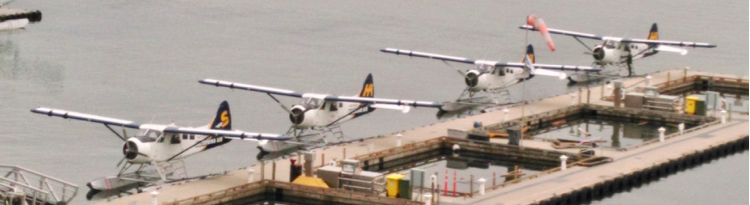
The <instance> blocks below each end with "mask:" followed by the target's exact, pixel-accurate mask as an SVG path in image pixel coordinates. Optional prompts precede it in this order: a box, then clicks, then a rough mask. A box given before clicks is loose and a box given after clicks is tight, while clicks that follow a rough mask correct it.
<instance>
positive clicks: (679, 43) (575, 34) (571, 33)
mask: <svg viewBox="0 0 750 205" xmlns="http://www.w3.org/2000/svg"><path fill="white" fill-rule="evenodd" d="M519 28H520V29H525V30H531V31H537V29H536V28H534V27H532V26H529V25H523V26H521V27H519ZM547 30H548V31H549V32H550V33H554V34H560V35H566V36H573V37H581V38H588V39H594V40H610V41H618V42H622V43H645V44H658V45H668V46H686V47H702V48H714V47H716V45H713V44H709V43H697V42H683V41H664V40H647V39H628V38H618V37H610V36H598V35H594V34H589V33H581V32H575V31H566V30H560V29H551V28H550V29H547Z"/></svg>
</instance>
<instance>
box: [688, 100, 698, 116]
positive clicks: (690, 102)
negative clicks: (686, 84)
mask: <svg viewBox="0 0 750 205" xmlns="http://www.w3.org/2000/svg"><path fill="white" fill-rule="evenodd" d="M698 100H700V98H699V97H694V96H689V97H686V98H685V113H686V114H688V115H692V114H695V107H696V105H697V104H698Z"/></svg>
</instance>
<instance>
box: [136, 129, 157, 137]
mask: <svg viewBox="0 0 750 205" xmlns="http://www.w3.org/2000/svg"><path fill="white" fill-rule="evenodd" d="M138 135H140V136H143V137H147V138H151V139H156V138H157V137H159V136H161V132H159V131H156V130H151V129H147V130H143V131H141V133H140V134H138Z"/></svg>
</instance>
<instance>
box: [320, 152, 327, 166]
mask: <svg viewBox="0 0 750 205" xmlns="http://www.w3.org/2000/svg"><path fill="white" fill-rule="evenodd" d="M320 166H321V167H324V166H326V153H325V152H322V153H320Z"/></svg>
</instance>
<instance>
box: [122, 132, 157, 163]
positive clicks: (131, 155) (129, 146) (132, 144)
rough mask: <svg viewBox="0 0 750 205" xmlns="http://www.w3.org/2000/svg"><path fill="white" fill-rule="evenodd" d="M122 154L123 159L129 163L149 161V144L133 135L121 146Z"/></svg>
mask: <svg viewBox="0 0 750 205" xmlns="http://www.w3.org/2000/svg"><path fill="white" fill-rule="evenodd" d="M122 154H123V155H125V159H127V160H128V162H130V163H134V164H137V163H148V162H150V161H151V160H149V155H150V154H151V144H149V143H142V142H141V141H140V140H138V139H137V138H135V137H133V138H130V139H128V141H127V142H125V144H124V145H123V146H122Z"/></svg>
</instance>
